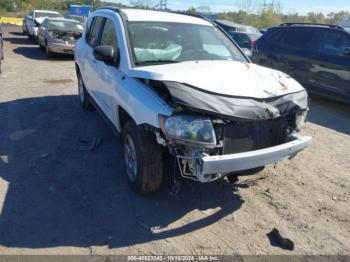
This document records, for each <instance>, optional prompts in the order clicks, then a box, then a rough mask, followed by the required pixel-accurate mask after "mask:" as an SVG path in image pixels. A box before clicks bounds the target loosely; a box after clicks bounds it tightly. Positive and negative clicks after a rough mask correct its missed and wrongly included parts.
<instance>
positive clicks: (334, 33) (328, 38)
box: [319, 30, 350, 55]
mask: <svg viewBox="0 0 350 262" xmlns="http://www.w3.org/2000/svg"><path fill="white" fill-rule="evenodd" d="M320 38H321V41H320V47H319V51H320V52H321V53H322V54H325V55H343V54H344V50H345V48H347V47H350V36H348V35H347V34H346V33H344V32H341V31H338V30H324V31H323V32H322V35H321V36H320Z"/></svg>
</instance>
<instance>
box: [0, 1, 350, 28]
mask: <svg viewBox="0 0 350 262" xmlns="http://www.w3.org/2000/svg"><path fill="white" fill-rule="evenodd" d="M158 2H159V1H158V0H130V4H132V5H134V6H138V7H143V8H147V9H152V8H154V7H155V6H156V5H155V4H156V3H158ZM256 2H257V1H255V0H249V1H247V0H244V1H238V2H237V3H241V4H240V5H239V6H238V7H239V10H240V11H238V12H221V13H218V18H219V19H221V20H228V21H232V22H236V23H240V24H247V25H252V26H255V27H257V28H265V27H270V26H274V25H278V24H280V23H283V22H309V23H327V24H335V23H337V22H338V21H341V20H350V12H349V11H340V12H338V13H334V12H331V13H329V14H327V15H325V14H323V13H315V12H309V13H308V14H307V15H299V14H298V13H293V14H282V12H281V10H282V7H281V5H280V4H278V3H279V2H278V1H276V3H277V4H275V5H272V6H267V7H264V8H263V9H262V10H260V11H254V12H252V11H251V10H257V9H258V8H256ZM71 4H77V5H91V6H92V7H93V8H96V7H99V6H102V5H113V6H118V7H123V6H124V5H122V4H119V3H115V2H108V0H107V1H103V0H0V11H1V13H6V12H14V13H13V14H14V16H18V15H22V14H23V12H28V11H29V10H32V9H49V10H61V11H62V12H65V11H67V9H68V7H69V5H71ZM210 11H211V9H210V6H209V5H205V4H202V5H200V6H197V7H193V6H192V7H190V8H188V9H187V10H186V12H188V13H191V14H195V13H197V12H203V13H208V12H210Z"/></svg>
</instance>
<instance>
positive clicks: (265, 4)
mask: <svg viewBox="0 0 350 262" xmlns="http://www.w3.org/2000/svg"><path fill="white" fill-rule="evenodd" d="M274 6H275V0H271V2H270V3H267V1H266V0H264V3H263V10H266V9H267V8H274Z"/></svg>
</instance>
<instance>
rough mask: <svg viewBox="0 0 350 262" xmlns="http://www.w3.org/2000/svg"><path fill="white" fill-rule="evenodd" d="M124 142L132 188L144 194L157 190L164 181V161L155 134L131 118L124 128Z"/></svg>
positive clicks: (125, 161) (125, 159) (126, 168)
mask: <svg viewBox="0 0 350 262" xmlns="http://www.w3.org/2000/svg"><path fill="white" fill-rule="evenodd" d="M122 144H123V150H124V152H123V153H124V163H125V171H126V174H127V176H128V180H129V184H130V186H131V188H132V189H134V190H135V191H137V192H139V193H143V194H147V193H152V192H155V191H157V190H158V189H159V188H160V185H161V183H162V178H163V161H162V149H161V147H160V145H159V144H157V142H156V139H155V135H154V134H153V133H151V132H149V131H146V130H144V129H143V128H142V127H140V126H137V125H136V124H135V122H134V121H132V120H130V121H128V122H127V123H126V124H125V126H124V128H123V132H122Z"/></svg>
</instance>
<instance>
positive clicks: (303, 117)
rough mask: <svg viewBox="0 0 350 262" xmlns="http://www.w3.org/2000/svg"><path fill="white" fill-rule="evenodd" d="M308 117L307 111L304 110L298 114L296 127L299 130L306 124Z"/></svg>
mask: <svg viewBox="0 0 350 262" xmlns="http://www.w3.org/2000/svg"><path fill="white" fill-rule="evenodd" d="M306 117H307V110H302V111H299V112H297V114H296V115H295V126H296V127H297V128H300V127H302V126H303V125H304V124H305V122H306Z"/></svg>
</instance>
